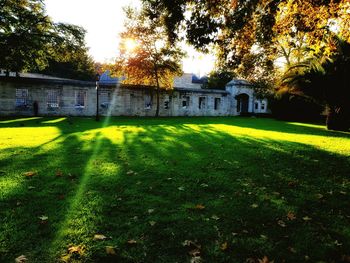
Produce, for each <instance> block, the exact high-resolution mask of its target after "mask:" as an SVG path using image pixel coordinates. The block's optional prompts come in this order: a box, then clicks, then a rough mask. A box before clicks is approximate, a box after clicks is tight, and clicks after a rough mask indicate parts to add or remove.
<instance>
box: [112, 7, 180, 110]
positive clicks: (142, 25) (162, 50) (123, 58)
mask: <svg viewBox="0 0 350 263" xmlns="http://www.w3.org/2000/svg"><path fill="white" fill-rule="evenodd" d="M125 13H126V17H127V20H126V22H125V31H124V32H122V33H121V39H122V41H121V46H120V55H119V57H118V58H117V61H116V66H115V71H116V72H117V74H118V75H123V76H125V77H126V80H125V81H124V83H126V84H134V85H148V86H151V87H155V88H156V100H157V102H156V105H157V108H156V116H158V115H159V96H160V90H161V89H171V88H172V85H173V79H174V77H175V76H176V75H181V74H182V70H181V64H180V61H181V58H182V57H183V53H182V52H181V51H180V49H179V48H178V47H177V46H176V43H170V42H169V41H167V37H166V32H165V31H164V27H162V26H161V25H159V24H158V23H157V22H156V21H155V20H152V19H149V18H148V17H147V16H146V15H145V14H144V13H142V12H139V11H137V10H135V9H131V8H126V9H125Z"/></svg>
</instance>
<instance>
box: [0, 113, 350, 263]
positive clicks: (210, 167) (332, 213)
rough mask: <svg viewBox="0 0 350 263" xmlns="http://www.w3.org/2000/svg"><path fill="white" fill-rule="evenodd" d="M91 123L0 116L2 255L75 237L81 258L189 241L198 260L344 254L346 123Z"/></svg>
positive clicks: (48, 250)
mask: <svg viewBox="0 0 350 263" xmlns="http://www.w3.org/2000/svg"><path fill="white" fill-rule="evenodd" d="M101 125H102V122H101V123H96V122H94V121H93V120H92V119H88V118H28V119H10V120H2V121H0V220H1V221H0V222H1V223H0V262H13V260H14V258H15V257H17V256H19V255H22V254H24V255H26V256H27V258H28V259H29V260H30V262H55V261H59V260H60V258H61V257H62V256H64V255H66V254H67V248H68V247H70V246H72V245H74V246H81V247H83V252H82V253H81V255H73V256H72V257H71V261H74V260H75V261H77V262H186V261H190V259H191V257H190V255H189V254H188V252H189V250H190V249H189V248H188V247H185V246H183V242H184V241H185V240H192V241H195V242H196V243H198V244H201V257H202V258H203V259H204V260H205V261H207V262H245V261H246V259H247V258H254V259H258V258H262V257H263V256H265V255H266V256H268V257H269V259H274V260H275V262H282V261H283V260H286V262H302V261H305V260H306V259H307V258H310V261H312V262H317V261H321V260H323V261H329V262H331V261H335V262H338V261H341V260H342V258H344V257H343V256H344V255H349V251H350V228H349V220H350V207H349V201H350V198H349V193H350V191H349V190H350V183H349V182H350V181H349V174H350V173H349V172H350V158H349V156H350V135H349V134H348V133H340V132H328V131H326V130H325V128H324V127H323V126H317V125H307V124H300V123H286V122H278V121H274V120H269V119H252V118H165V119H147V118H145V119H136V118H135V119H132V118H112V119H111V120H110V122H109V123H106V125H104V127H101ZM28 171H35V172H36V173H37V174H36V175H35V176H33V177H32V178H25V176H23V174H24V173H25V172H28ZM57 174H62V176H57ZM33 187H34V188H33ZM198 204H201V205H203V206H205V208H204V209H202V210H196V209H193V208H194V207H195V206H196V205H198ZM288 212H292V213H293V214H294V215H295V216H296V218H295V219H293V220H288V218H287V214H288ZM41 215H46V216H48V217H49V220H48V222H47V223H45V224H42V222H41V221H40V219H39V218H38V217H39V216H41ZM303 218H304V219H303ZM150 222H151V223H152V224H154V223H155V225H153V226H152V225H151V223H150ZM98 233H100V234H104V235H105V236H108V237H110V238H109V239H107V240H104V241H94V240H93V237H94V235H95V234H98ZM128 240H135V241H137V243H136V244H134V245H130V244H128V242H127V241H128ZM225 242H227V244H228V248H227V249H226V250H224V251H223V250H222V249H221V248H220V246H221V245H222V244H223V243H225ZM106 246H113V247H115V249H116V252H117V255H116V256H111V255H107V254H106V251H105V247H106Z"/></svg>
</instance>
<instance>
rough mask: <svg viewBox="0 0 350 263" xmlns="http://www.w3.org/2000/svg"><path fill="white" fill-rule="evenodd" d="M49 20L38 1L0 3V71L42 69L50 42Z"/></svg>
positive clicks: (50, 26)
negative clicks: (35, 67)
mask: <svg viewBox="0 0 350 263" xmlns="http://www.w3.org/2000/svg"><path fill="white" fill-rule="evenodd" d="M51 28H52V22H51V20H50V19H49V18H48V17H47V16H46V15H45V12H44V4H43V2H42V1H35V0H21V1H16V0H2V1H1V2H0V68H3V69H6V70H11V71H15V72H19V71H21V70H23V69H26V68H31V67H33V66H40V67H41V66H43V63H44V60H45V55H46V54H45V53H46V51H45V45H46V43H48V42H49V41H50V38H51V36H50V30H51Z"/></svg>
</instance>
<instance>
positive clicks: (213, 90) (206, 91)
mask: <svg viewBox="0 0 350 263" xmlns="http://www.w3.org/2000/svg"><path fill="white" fill-rule="evenodd" d="M174 90H175V91H179V92H195V93H207V94H215V93H216V94H229V92H228V91H226V90H219V89H196V88H194V89H191V88H177V87H174Z"/></svg>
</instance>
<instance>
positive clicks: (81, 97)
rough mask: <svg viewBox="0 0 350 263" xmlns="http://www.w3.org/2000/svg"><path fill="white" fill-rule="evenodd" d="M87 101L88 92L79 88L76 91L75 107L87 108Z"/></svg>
mask: <svg viewBox="0 0 350 263" xmlns="http://www.w3.org/2000/svg"><path fill="white" fill-rule="evenodd" d="M86 101H87V93H86V91H85V90H77V91H76V92H75V107H76V108H85V107H86Z"/></svg>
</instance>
